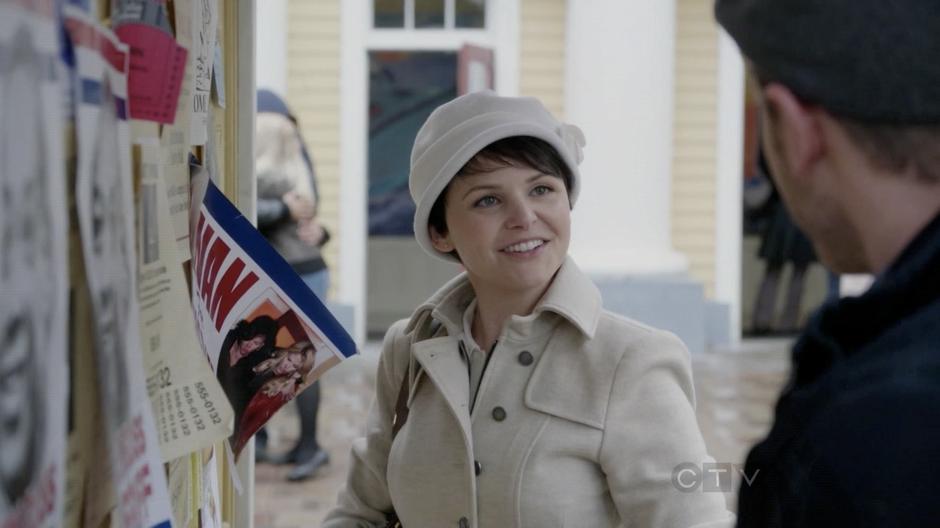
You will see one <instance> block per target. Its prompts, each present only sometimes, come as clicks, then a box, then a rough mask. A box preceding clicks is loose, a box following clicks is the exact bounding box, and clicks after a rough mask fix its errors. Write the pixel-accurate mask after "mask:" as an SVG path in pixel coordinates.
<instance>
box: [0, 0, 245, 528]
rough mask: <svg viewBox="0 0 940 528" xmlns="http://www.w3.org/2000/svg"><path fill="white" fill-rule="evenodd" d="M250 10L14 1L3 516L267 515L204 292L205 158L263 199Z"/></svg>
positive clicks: (1, 519)
mask: <svg viewBox="0 0 940 528" xmlns="http://www.w3.org/2000/svg"><path fill="white" fill-rule="evenodd" d="M253 16H254V2H253V1H252V0H237V1H225V0H15V1H14V0H9V1H2V2H0V121H2V123H3V126H2V127H0V128H3V130H2V131H0V143H2V146H3V153H2V154H0V156H2V157H0V163H2V164H3V165H4V168H3V171H2V176H0V196H2V197H3V204H2V207H0V210H2V212H0V238H2V243H3V244H4V253H3V255H4V256H3V257H2V258H0V261H2V262H0V275H2V281H0V282H2V291H3V295H4V303H3V305H4V306H3V308H2V309H0V332H3V334H4V338H7V339H10V340H11V343H12V344H13V346H12V347H10V348H9V349H8V351H4V352H3V353H2V354H0V379H2V383H3V386H2V389H3V390H2V391H0V395H2V397H3V398H6V399H7V401H4V402H3V403H4V405H3V406H0V409H3V411H2V412H3V413H5V414H4V415H3V418H4V419H5V420H6V419H9V420H10V422H9V423H15V424H17V425H16V426H15V427H12V428H9V430H4V432H3V436H2V437H0V444H2V445H3V446H4V447H3V449H4V451H5V453H4V455H3V461H2V462H3V463H2V464H0V477H2V478H0V526H2V527H3V528H19V527H27V526H28V527H34V526H36V527H45V526H56V527H58V526H66V527H69V528H72V527H76V528H77V527H90V528H100V527H109V526H120V527H122V528H128V527H137V526H141V527H148V528H149V527H152V526H159V527H161V528H162V527H168V526H178V527H184V528H190V527H214V526H218V527H223V526H226V527H231V528H235V527H238V528H241V527H250V526H251V525H252V515H253V511H252V510H253V504H252V496H253V480H254V475H253V463H252V459H253V453H251V451H250V449H249V452H248V456H242V457H241V459H240V461H239V462H238V463H237V464H236V463H235V462H234V460H232V458H233V457H232V456H231V451H230V450H229V449H228V448H227V447H226V442H225V441H224V440H225V438H227V434H225V430H226V420H227V419H228V418H229V417H230V413H231V408H230V406H228V403H227V401H225V398H224V394H222V393H221V392H219V391H220V389H219V388H218V387H217V383H216V382H215V374H214V373H213V371H212V367H211V366H210V364H209V362H208V361H206V357H205V355H204V354H203V352H202V349H201V348H200V346H199V342H198V337H197V336H196V332H195V330H194V329H193V320H192V313H191V306H190V305H189V300H188V298H189V291H190V286H191V285H190V281H191V277H190V274H189V261H190V254H189V232H190V225H189V217H190V203H189V181H190V175H191V174H192V172H193V171H194V170H196V169H195V168H196V167H201V168H202V170H205V171H208V173H209V175H210V177H211V179H212V181H213V182H215V185H216V186H217V187H218V188H219V189H221V190H222V191H223V192H224V194H225V195H226V196H227V197H228V198H229V199H230V200H231V201H232V202H233V203H234V204H235V205H236V206H237V207H238V208H239V209H240V211H241V213H242V214H243V215H244V216H245V217H247V218H250V219H251V218H254V191H253V173H252V171H253V160H252V152H253V148H252V140H253V128H254V126H253V119H254V78H253V75H254V73H253V72H254V49H253V48H254V25H253V20H252V17H253ZM187 317H188V319H187ZM10 413H12V415H11V416H7V414H10ZM226 413H229V414H226Z"/></svg>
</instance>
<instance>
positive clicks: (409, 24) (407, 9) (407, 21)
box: [368, 0, 492, 34]
mask: <svg viewBox="0 0 940 528" xmlns="http://www.w3.org/2000/svg"><path fill="white" fill-rule="evenodd" d="M491 5H492V0H483V27H480V28H462V27H457V0H444V27H439V28H418V27H415V0H404V2H403V4H402V9H404V15H405V16H404V26H402V27H400V28H397V27H375V1H374V0H373V1H371V2H369V3H368V6H369V7H368V10H369V30H370V31H375V32H389V33H396V34H401V33H402V32H421V33H428V32H435V31H437V32H441V31H459V32H461V33H474V32H479V33H485V32H487V31H488V30H489V29H490V26H491V23H490V18H491V17H490V16H489V10H490V6H491Z"/></svg>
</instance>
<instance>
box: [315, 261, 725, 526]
mask: <svg viewBox="0 0 940 528" xmlns="http://www.w3.org/2000/svg"><path fill="white" fill-rule="evenodd" d="M473 297H474V294H473V289H472V288H471V286H470V283H469V282H468V280H467V279H466V276H465V275H461V276H460V277H457V278H456V279H454V280H453V281H451V282H450V283H448V284H447V285H445V286H444V287H443V288H441V289H440V290H439V291H438V292H437V293H436V294H435V295H434V296H433V297H432V298H431V299H430V300H429V301H427V302H426V303H425V304H424V305H422V306H420V307H419V308H418V309H417V311H416V312H415V315H414V316H413V317H412V318H411V319H410V320H403V321H399V322H398V323H396V324H395V325H393V326H392V328H391V329H390V330H389V331H388V334H387V335H386V337H385V342H384V349H383V351H382V356H381V359H380V361H379V367H378V375H377V379H376V402H375V405H374V407H373V409H372V411H371V414H370V416H369V422H368V426H367V431H366V436H365V437H364V438H361V439H359V440H357V441H356V442H355V443H354V444H353V447H352V459H351V467H350V471H349V475H348V480H347V484H346V487H345V489H344V490H343V491H342V492H341V493H340V495H339V504H338V505H337V507H336V508H335V509H334V510H333V511H332V512H331V513H330V515H329V516H328V517H327V520H326V521H325V522H324V524H323V526H324V527H327V528H352V527H356V528H360V527H372V526H384V519H385V517H384V513H383V512H386V511H391V510H392V508H393V505H394V509H395V511H397V513H398V515H399V517H400V518H401V521H402V524H403V525H404V526H405V527H406V528H438V527H446V526H452V527H457V528H467V527H485V528H507V527H533V528H535V527H538V528H555V527H559V528H560V527H571V528H595V527H597V528H600V527H614V526H631V527H632V526H636V527H675V528H679V527H683V528H685V527H691V526H696V527H704V526H709V527H712V526H730V525H731V524H732V522H733V517H732V516H731V515H730V514H729V513H728V512H727V510H726V509H725V502H724V498H723V495H722V494H720V493H703V492H701V491H696V492H692V493H683V492H680V491H678V490H677V489H676V488H675V487H674V486H673V484H672V471H673V468H674V467H675V466H676V465H678V464H681V463H683V462H694V463H699V464H700V463H702V462H706V461H711V459H710V458H709V457H708V455H707V454H706V452H705V444H704V442H703V440H702V435H701V433H700V431H699V429H698V424H697V422H696V419H695V412H694V409H693V406H694V395H693V389H692V379H691V371H690V362H689V355H688V352H687V350H686V349H685V347H684V346H683V345H682V343H681V342H680V341H679V340H678V339H677V338H676V337H675V336H673V335H672V334H669V333H666V332H663V331H659V330H655V329H653V328H650V327H647V326H644V325H641V324H639V323H636V322H634V321H631V320H629V319H626V318H623V317H619V316H617V315H614V314H611V313H610V312H606V311H604V310H603V309H602V308H601V297H600V294H599V292H598V290H597V288H596V287H595V286H594V284H593V283H592V282H591V281H590V280H589V279H588V278H587V277H586V276H585V275H584V274H582V273H581V271H580V270H578V268H577V266H576V265H575V264H574V263H573V262H572V261H571V260H570V259H568V260H567V261H566V262H565V263H564V264H563V265H562V267H561V269H560V270H559V272H558V273H557V274H556V276H555V279H554V281H553V283H552V285H551V286H550V287H549V290H548V291H547V293H546V294H545V296H544V297H543V299H542V300H541V301H540V302H539V304H538V306H537V308H536V309H535V311H534V312H533V314H532V315H530V316H527V317H513V318H512V320H511V321H510V322H509V323H507V325H506V326H505V328H504V329H503V332H502V335H501V336H500V338H499V340H498V343H497V346H496V348H495V349H494V351H493V352H492V354H493V356H492V358H491V359H490V362H489V364H488V366H487V368H486V371H485V372H484V375H483V378H482V380H481V382H480V388H479V392H478V394H477V400H476V403H475V404H474V408H473V412H472V413H470V412H468V408H469V376H468V370H467V366H466V364H465V363H464V362H463V361H462V359H461V355H460V352H459V348H458V346H459V342H460V339H461V338H462V337H463V336H462V333H463V326H462V316H463V313H464V309H465V308H466V307H467V306H468V305H469V303H470V301H471V300H472V299H473ZM431 318H433V320H434V321H436V322H437V323H439V324H440V326H439V328H438V329H437V331H436V332H434V337H431V336H430V335H429V334H430V333H431V332H430V331H429V330H428V328H429V327H436V326H438V325H437V323H430V321H431ZM422 334H423V336H422ZM416 336H421V337H418V342H415V343H414V344H412V341H414V340H415V339H416ZM422 337H424V338H422ZM468 339H469V338H468ZM523 352H528V354H527V355H526V354H523ZM529 356H531V359H532V361H529V359H530V357H529ZM406 374H407V375H408V376H409V377H410V379H411V381H410V393H409V398H408V403H409V409H410V414H409V416H408V419H407V421H406V422H405V425H404V427H403V428H402V429H401V431H400V432H399V433H398V435H397V436H396V437H395V440H394V442H392V441H391V439H392V419H393V416H394V413H395V403H396V400H397V397H398V391H399V390H400V388H401V384H402V380H403V379H404V378H403V377H404V376H405V375H406ZM499 418H502V420H500V419H499ZM477 470H479V474H476V473H477Z"/></svg>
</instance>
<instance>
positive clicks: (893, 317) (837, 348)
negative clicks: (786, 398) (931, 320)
mask: <svg viewBox="0 0 940 528" xmlns="http://www.w3.org/2000/svg"><path fill="white" fill-rule="evenodd" d="M937 269H940V214H938V215H937V216H936V217H935V218H934V219H933V221H931V222H930V223H929V224H928V225H927V226H926V227H925V228H924V229H923V230H922V231H921V232H920V233H919V234H918V235H917V236H916V237H915V238H914V240H913V241H912V242H911V243H910V244H909V245H908V246H907V247H906V248H905V249H904V251H902V252H901V255H900V256H899V257H898V258H897V259H896V260H895V262H894V263H893V264H892V265H891V266H890V267H889V268H888V269H887V270H886V271H885V272H884V273H883V274H882V275H881V276H880V277H878V279H877V280H876V281H875V283H874V284H873V285H872V287H871V288H870V289H869V290H868V291H867V292H866V293H865V294H863V295H861V296H859V297H846V298H843V299H840V300H838V301H836V302H831V303H829V304H826V305H825V306H823V307H822V309H820V310H819V312H818V313H817V314H816V315H815V316H814V317H813V318H812V319H811V320H810V321H809V323H808V324H807V327H806V330H805V331H804V333H803V335H802V336H801V338H800V340H799V341H797V343H796V345H795V346H794V349H793V363H794V369H793V370H794V376H793V378H792V379H791V382H790V383H791V387H792V386H794V385H802V384H806V383H810V382H811V381H813V380H815V379H816V378H818V377H819V376H821V375H822V374H823V373H825V372H826V371H827V370H828V369H829V368H831V366H832V365H833V364H834V363H835V362H836V361H838V360H840V359H845V358H847V357H849V356H853V355H855V354H857V353H858V352H859V351H860V350H862V349H864V348H865V346H866V345H867V344H870V343H872V342H874V341H875V340H876V339H877V338H878V336H879V335H882V334H883V333H885V332H886V331H888V330H889V329H891V328H894V327H896V326H898V325H900V324H902V322H903V321H904V320H905V319H907V318H909V317H911V316H912V314H915V313H917V312H919V311H920V310H923V309H925V308H927V307H929V306H931V305H934V306H935V305H937V302H938V299H940V275H938V274H937V271H936V270H937Z"/></svg>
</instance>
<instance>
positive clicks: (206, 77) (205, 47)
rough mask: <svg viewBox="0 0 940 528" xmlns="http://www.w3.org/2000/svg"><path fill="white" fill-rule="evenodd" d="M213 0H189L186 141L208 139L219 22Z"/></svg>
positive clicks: (203, 143) (199, 142) (203, 141)
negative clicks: (190, 79)
mask: <svg viewBox="0 0 940 528" xmlns="http://www.w3.org/2000/svg"><path fill="white" fill-rule="evenodd" d="M216 1H217V0H190V2H191V7H192V10H191V11H190V12H191V13H192V17H191V19H190V23H191V30H192V47H191V48H190V61H189V67H190V70H191V73H192V76H193V83H192V101H191V104H192V106H191V108H190V110H191V117H190V129H189V141H190V142H191V144H193V145H205V144H206V141H208V139H209V130H208V126H209V124H208V119H209V109H210V101H209V97H210V93H211V91H212V61H213V59H214V58H215V39H216V31H217V30H218V26H219V18H218V17H219V13H218V5H217V4H216Z"/></svg>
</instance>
